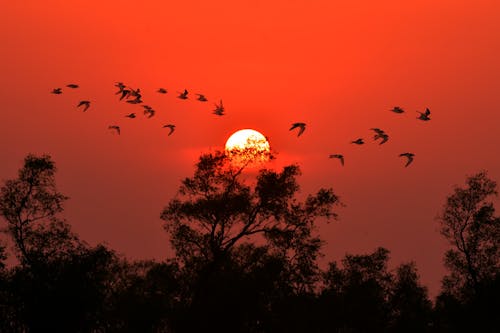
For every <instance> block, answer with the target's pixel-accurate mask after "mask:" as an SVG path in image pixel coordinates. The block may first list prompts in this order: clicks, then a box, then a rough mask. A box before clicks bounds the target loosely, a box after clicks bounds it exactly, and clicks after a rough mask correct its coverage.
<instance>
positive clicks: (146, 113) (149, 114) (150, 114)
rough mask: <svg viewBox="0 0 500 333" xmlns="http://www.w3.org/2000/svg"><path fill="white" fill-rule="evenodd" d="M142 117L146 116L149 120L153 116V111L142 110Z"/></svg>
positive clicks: (148, 109)
mask: <svg viewBox="0 0 500 333" xmlns="http://www.w3.org/2000/svg"><path fill="white" fill-rule="evenodd" d="M144 115H145V116H148V118H151V117H153V116H154V115H155V110H153V109H151V108H145V109H144Z"/></svg>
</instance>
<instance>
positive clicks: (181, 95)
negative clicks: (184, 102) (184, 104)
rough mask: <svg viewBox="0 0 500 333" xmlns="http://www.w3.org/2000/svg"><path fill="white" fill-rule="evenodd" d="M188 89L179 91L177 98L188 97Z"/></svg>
mask: <svg viewBox="0 0 500 333" xmlns="http://www.w3.org/2000/svg"><path fill="white" fill-rule="evenodd" d="M188 94H189V93H188V91H187V89H184V92H182V93H179V96H177V98H180V99H187V98H188Z"/></svg>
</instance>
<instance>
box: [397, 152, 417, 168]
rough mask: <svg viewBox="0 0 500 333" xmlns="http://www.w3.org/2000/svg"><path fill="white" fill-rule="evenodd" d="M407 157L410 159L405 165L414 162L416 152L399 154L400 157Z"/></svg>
mask: <svg viewBox="0 0 500 333" xmlns="http://www.w3.org/2000/svg"><path fill="white" fill-rule="evenodd" d="M403 156H404V157H406V158H407V159H408V161H407V162H406V165H405V167H407V166H408V165H410V164H411V162H413V157H414V156H415V154H413V153H402V154H399V157H403Z"/></svg>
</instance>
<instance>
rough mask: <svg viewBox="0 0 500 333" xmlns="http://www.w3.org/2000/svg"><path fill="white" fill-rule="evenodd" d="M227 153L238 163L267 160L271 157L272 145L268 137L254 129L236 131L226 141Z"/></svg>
mask: <svg viewBox="0 0 500 333" xmlns="http://www.w3.org/2000/svg"><path fill="white" fill-rule="evenodd" d="M226 153H227V154H228V155H229V156H230V158H231V160H232V161H234V162H236V163H238V164H241V163H243V164H247V165H248V164H254V163H261V162H267V161H269V159H270V158H271V147H270V145H269V142H268V141H267V139H266V137H265V136H264V135H262V134H261V133H260V132H258V131H256V130H253V129H249V128H246V129H242V130H239V131H236V132H234V133H233V134H232V135H231V136H230V137H229V139H227V141H226Z"/></svg>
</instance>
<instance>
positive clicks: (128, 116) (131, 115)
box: [125, 112, 136, 119]
mask: <svg viewBox="0 0 500 333" xmlns="http://www.w3.org/2000/svg"><path fill="white" fill-rule="evenodd" d="M125 117H127V118H130V119H134V118H135V117H136V116H135V113H133V112H132V113H129V114H128V115H126V116H125Z"/></svg>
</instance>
